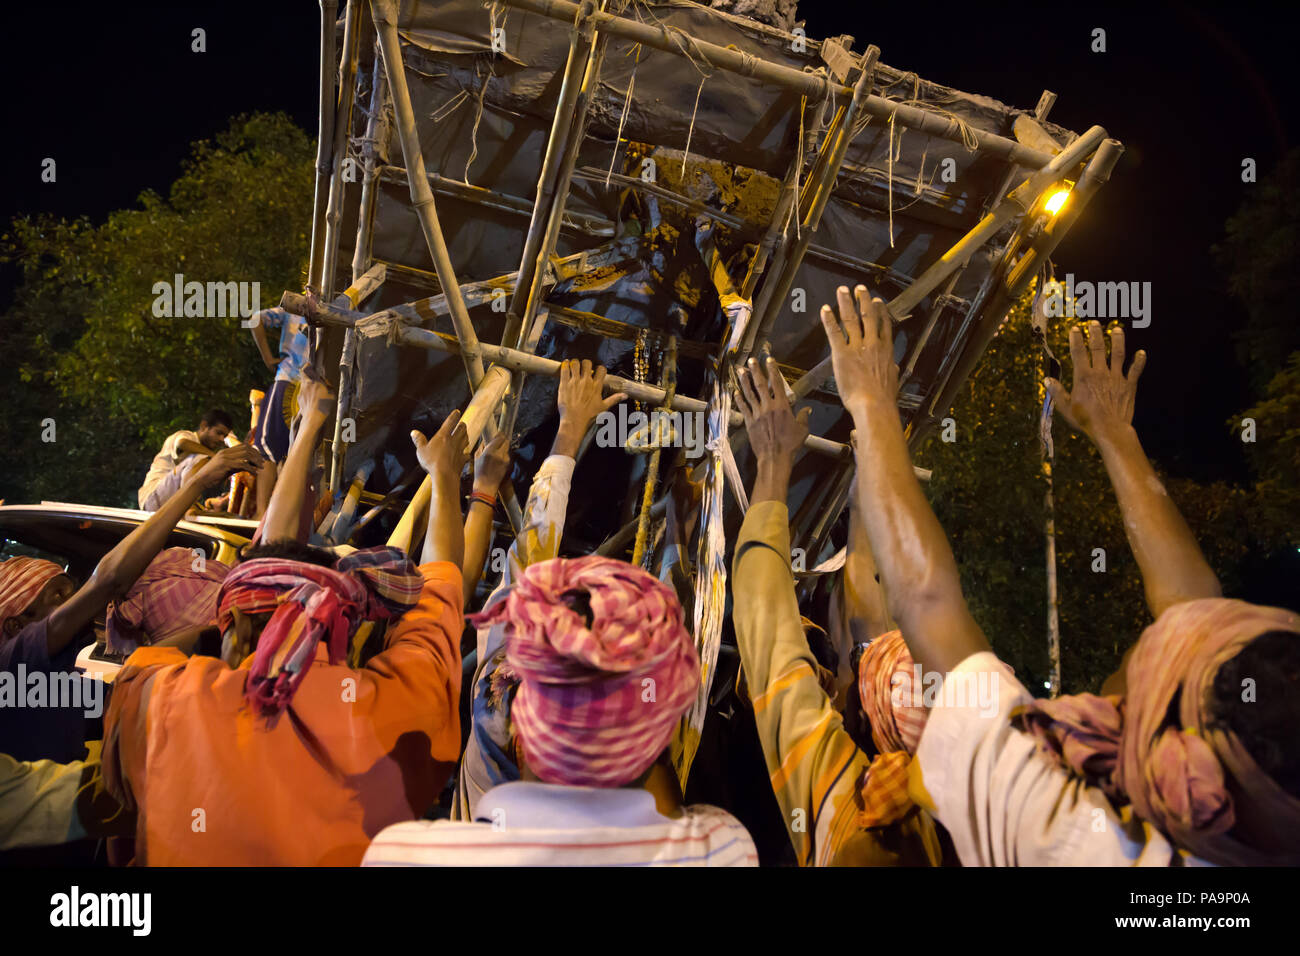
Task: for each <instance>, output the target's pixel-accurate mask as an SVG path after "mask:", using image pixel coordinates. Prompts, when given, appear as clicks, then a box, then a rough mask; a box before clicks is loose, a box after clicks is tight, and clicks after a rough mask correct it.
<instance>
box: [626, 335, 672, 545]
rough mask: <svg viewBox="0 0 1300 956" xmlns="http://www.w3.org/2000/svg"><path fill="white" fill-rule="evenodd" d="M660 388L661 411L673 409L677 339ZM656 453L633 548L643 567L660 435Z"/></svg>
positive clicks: (647, 475) (649, 469) (648, 471)
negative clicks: (661, 390) (662, 395)
mask: <svg viewBox="0 0 1300 956" xmlns="http://www.w3.org/2000/svg"><path fill="white" fill-rule="evenodd" d="M660 388H662V389H663V391H664V399H663V404H662V405H661V406H660V409H659V410H660V411H661V412H663V411H668V410H670V409H671V408H672V404H673V396H674V395H675V394H676V393H677V337H676V336H672V337H670V338H669V339H668V351H667V353H666V354H665V356H664V369H663V375H662V381H661V384H660ZM653 437H654V438H655V439H656V444H655V448H654V451H652V452H650V462H649V463H648V464H647V465H646V470H645V489H644V491H643V492H642V494H641V514H640V516H639V517H638V519H637V526H636V543H635V545H634V546H633V548H632V563H633V564H635V565H637V566H638V567H640V566H641V563H642V562H643V561H644V560H645V553H646V547H647V542H648V540H649V536H650V512H651V511H653V510H654V498H655V485H656V484H657V483H658V481H659V461H660V459H661V458H662V457H663V448H662V447H660V445H659V444H658V438H659V436H658V435H655V436H653Z"/></svg>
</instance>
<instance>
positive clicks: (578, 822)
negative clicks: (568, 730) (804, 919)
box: [361, 782, 758, 866]
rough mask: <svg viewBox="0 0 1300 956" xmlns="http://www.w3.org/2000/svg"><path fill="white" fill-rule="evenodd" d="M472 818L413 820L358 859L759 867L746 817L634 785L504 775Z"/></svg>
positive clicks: (372, 862) (373, 862)
mask: <svg viewBox="0 0 1300 956" xmlns="http://www.w3.org/2000/svg"><path fill="white" fill-rule="evenodd" d="M478 812H479V817H480V820H482V821H486V822H476V823H458V822H454V821H451V820H435V821H429V820H412V821H410V822H408V823H397V824H394V825H392V826H390V827H387V828H385V829H384V830H383V831H381V832H380V834H379V835H378V836H377V837H375V839H374V842H373V843H371V844H370V847H369V848H368V849H367V850H366V855H365V857H364V858H363V859H362V861H361V865H362V866H757V865H758V852H757V851H756V850H755V849H754V841H753V840H752V839H751V838H750V835H749V831H747V830H746V829H745V827H744V825H743V824H742V823H741V822H740V821H739V820H737V819H736V818H735V817H733V816H732V815H731V814H730V813H727V811H725V810H721V809H719V808H718V807H711V806H707V805H699V806H691V807H683V808H682V815H681V816H680V817H677V818H672V817H666V816H663V815H662V814H661V813H659V811H658V809H657V808H656V807H655V800H654V796H653V795H651V794H650V793H649V792H647V791H645V790H642V789H639V788H636V789H626V788H615V789H605V788H600V787H566V786H559V785H557V784H549V783H525V782H513V783H503V784H501V785H500V786H498V787H493V788H492V789H491V790H489V791H488V792H487V793H485V794H483V796H482V797H481V798H480V799H479V801H478Z"/></svg>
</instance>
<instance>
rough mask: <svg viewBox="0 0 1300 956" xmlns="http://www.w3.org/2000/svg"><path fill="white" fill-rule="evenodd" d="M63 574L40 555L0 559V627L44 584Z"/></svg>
mask: <svg viewBox="0 0 1300 956" xmlns="http://www.w3.org/2000/svg"><path fill="white" fill-rule="evenodd" d="M66 573H67V572H65V571H64V570H63V569H62V568H61V567H59V566H58V565H57V564H55V563H54V562H53V561H46V560H45V559H43V558H27V557H22V556H20V557H16V558H10V559H9V560H8V561H0V628H3V627H4V624H5V622H6V621H8V620H9V619H10V618H11V617H17V616H18V615H19V614H22V613H23V611H25V610H27V607H28V605H30V604H31V603H32V602H33V601H35V600H36V598H37V597H38V596H39V595H40V593H41V590H42V589H43V588H44V587H45V585H47V584H49V583H50V581H52V580H53V579H54V578H57V577H58V576H59V575H61V574H66Z"/></svg>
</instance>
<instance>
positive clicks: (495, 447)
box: [474, 432, 510, 496]
mask: <svg viewBox="0 0 1300 956" xmlns="http://www.w3.org/2000/svg"><path fill="white" fill-rule="evenodd" d="M509 472H510V439H509V436H508V435H506V434H505V432H498V433H497V435H496V437H495V438H493V439H492V440H491V441H490V442H488V443H487V444H486V445H483V446H481V447H480V448H479V450H478V454H477V455H476V456H474V490H475V491H477V492H481V493H483V494H487V495H493V496H495V495H496V493H497V489H498V488H500V487H501V482H502V481H503V480H504V479H505V477H506V475H507V474H509Z"/></svg>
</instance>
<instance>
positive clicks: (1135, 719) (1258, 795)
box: [1018, 598, 1300, 866]
mask: <svg viewBox="0 0 1300 956" xmlns="http://www.w3.org/2000/svg"><path fill="white" fill-rule="evenodd" d="M1269 631H1292V632H1295V633H1297V635H1298V636H1300V618H1297V616H1296V615H1295V614H1293V613H1292V612H1290V611H1286V610H1282V609H1281V608H1270V607H1259V606H1257V605H1254V604H1247V603H1246V602H1245V601H1232V600H1226V599H1223V598H1214V599H1206V600H1200V601H1188V602H1185V603H1183V604H1177V605H1175V606H1173V607H1171V608H1169V609H1168V610H1167V611H1165V612H1164V613H1163V614H1161V615H1160V617H1159V619H1158V620H1156V622H1155V623H1154V624H1152V625H1151V626H1150V627H1148V628H1147V629H1146V630H1145V631H1144V632H1143V633H1142V637H1141V638H1140V639H1139V641H1138V643H1137V646H1136V647H1135V648H1134V649H1133V654H1132V657H1131V658H1130V659H1129V663H1128V668H1127V670H1126V672H1125V676H1126V678H1127V684H1128V686H1127V690H1126V692H1125V696H1124V698H1123V699H1122V700H1121V699H1120V698H1118V697H1097V696H1095V695H1092V694H1080V695H1077V696H1075V697H1061V698H1058V699H1057V700H1054V701H1035V702H1034V704H1033V705H1031V706H1030V707H1029V708H1027V709H1026V711H1025V712H1024V713H1023V714H1021V715H1020V716H1019V717H1018V720H1020V721H1021V722H1022V724H1023V726H1025V727H1026V729H1028V730H1029V731H1030V732H1032V733H1033V734H1034V735H1035V736H1036V737H1038V738H1039V741H1040V746H1041V749H1042V750H1043V751H1044V752H1045V753H1047V754H1048V755H1049V756H1052V757H1054V758H1056V759H1058V760H1059V761H1061V762H1062V763H1065V764H1066V765H1068V766H1069V767H1071V768H1072V769H1073V770H1075V771H1076V772H1077V773H1080V774H1083V775H1087V776H1090V777H1093V778H1099V783H1100V785H1101V786H1102V787H1103V789H1105V790H1106V791H1107V793H1108V794H1110V795H1111V796H1112V797H1115V798H1118V799H1120V800H1123V799H1125V798H1126V799H1127V800H1128V801H1130V802H1131V803H1132V805H1133V812H1134V813H1135V814H1136V815H1137V816H1138V817H1140V818H1141V819H1143V820H1145V821H1147V822H1148V823H1151V824H1153V825H1154V826H1156V827H1158V828H1159V829H1160V830H1162V831H1163V832H1164V833H1166V834H1167V835H1168V836H1169V837H1170V839H1172V840H1173V841H1174V842H1175V843H1176V844H1178V845H1179V846H1180V847H1182V848H1184V849H1186V850H1188V851H1190V852H1192V853H1194V854H1196V855H1197V856H1199V857H1202V858H1204V859H1206V860H1209V861H1211V862H1213V863H1218V864H1222V865H1227V866H1257V865H1268V864H1275V865H1276V864H1290V865H1294V864H1296V863H1300V800H1298V799H1297V798H1295V797H1293V796H1291V795H1290V794H1289V793H1287V792H1286V791H1285V790H1283V789H1282V788H1281V787H1280V786H1279V785H1278V784H1277V783H1276V782H1275V781H1274V780H1273V779H1272V778H1271V777H1269V776H1268V774H1266V773H1265V772H1263V771H1262V770H1260V768H1259V766H1258V765H1257V764H1256V763H1255V761H1254V759H1253V758H1252V757H1251V756H1250V754H1249V753H1248V752H1247V750H1246V748H1245V746H1244V745H1243V744H1242V742H1241V740H1239V739H1238V738H1237V736H1236V734H1234V733H1233V732H1232V731H1231V729H1230V728H1228V727H1226V726H1224V725H1222V724H1220V723H1217V722H1215V715H1214V714H1213V713H1212V712H1211V706H1212V704H1213V696H1214V678H1215V675H1216V674H1217V673H1218V670H1219V668H1220V667H1221V666H1222V665H1223V664H1224V663H1226V662H1227V661H1229V660H1231V659H1232V658H1233V657H1235V656H1236V655H1237V654H1239V653H1240V652H1241V651H1242V650H1243V649H1244V648H1245V647H1246V646H1247V645H1248V644H1250V642H1251V641H1253V640H1254V639H1255V638H1256V637H1259V636H1260V635H1261V634H1264V633H1267V632H1269ZM1241 819H1252V820H1260V821H1264V822H1265V824H1266V826H1267V829H1268V830H1269V832H1270V834H1271V837H1270V845H1269V846H1267V847H1261V846H1255V845H1253V844H1248V843H1245V842H1243V841H1242V840H1241V839H1240V838H1239V837H1237V836H1234V834H1233V827H1234V826H1235V825H1236V822H1237V821H1238V820H1241Z"/></svg>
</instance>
